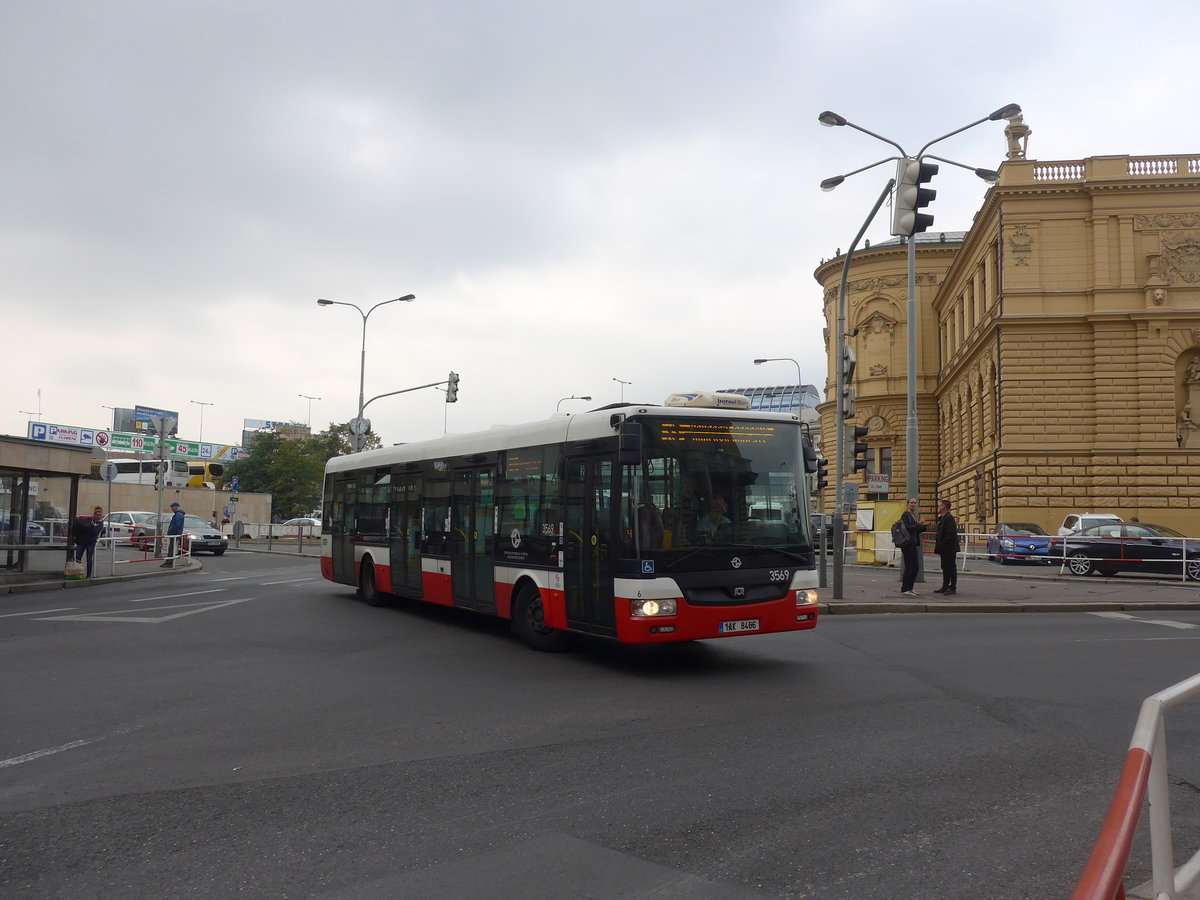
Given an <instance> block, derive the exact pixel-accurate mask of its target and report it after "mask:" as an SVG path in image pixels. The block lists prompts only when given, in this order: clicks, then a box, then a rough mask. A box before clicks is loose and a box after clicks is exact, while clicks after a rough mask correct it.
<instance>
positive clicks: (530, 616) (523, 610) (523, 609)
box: [512, 585, 570, 653]
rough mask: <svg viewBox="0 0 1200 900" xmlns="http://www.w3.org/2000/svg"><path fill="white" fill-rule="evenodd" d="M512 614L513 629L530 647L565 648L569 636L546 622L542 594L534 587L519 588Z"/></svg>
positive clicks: (556, 649)
mask: <svg viewBox="0 0 1200 900" xmlns="http://www.w3.org/2000/svg"><path fill="white" fill-rule="evenodd" d="M512 616H513V617H512V624H513V631H515V632H516V634H517V637H519V638H520V639H521V640H522V641H524V642H525V643H526V644H527V645H528V646H529V647H531V648H532V649H534V650H541V651H544V652H546V653H556V652H558V651H560V650H563V649H565V648H566V646H567V643H568V641H569V640H570V636H569V635H568V634H567V633H566V632H565V631H559V630H558V629H557V628H551V627H550V626H549V625H547V624H546V610H545V608H544V607H543V606H542V595H541V592H540V591H538V589H537V588H536V587H533V586H532V585H526V586H525V587H523V588H521V591H520V593H518V594H517V598H516V600H514V601H513V611H512Z"/></svg>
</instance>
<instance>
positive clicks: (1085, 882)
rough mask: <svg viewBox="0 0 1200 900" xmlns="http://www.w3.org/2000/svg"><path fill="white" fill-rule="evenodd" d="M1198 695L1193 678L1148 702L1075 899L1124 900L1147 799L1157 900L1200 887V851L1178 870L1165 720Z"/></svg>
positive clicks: (1198, 683)
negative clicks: (1128, 866)
mask: <svg viewBox="0 0 1200 900" xmlns="http://www.w3.org/2000/svg"><path fill="white" fill-rule="evenodd" d="M1198 694H1200V675H1193V676H1192V677H1191V678H1189V679H1187V680H1186V681H1181V682H1179V683H1178V684H1174V685H1171V687H1169V688H1167V689H1166V690H1163V691H1159V692H1158V693H1157V694H1154V695H1153V696H1150V697H1147V698H1146V699H1145V700H1144V701H1143V702H1142V711H1141V713H1140V714H1139V715H1138V720H1137V726H1136V727H1135V728H1134V730H1133V739H1132V740H1131V741H1130V744H1129V752H1128V753H1127V754H1126V756H1125V766H1124V768H1123V769H1122V770H1121V777H1120V779H1119V780H1118V781H1117V788H1116V790H1115V791H1114V792H1113V799H1112V802H1111V803H1110V804H1109V807H1108V814H1107V815H1106V816H1105V817H1104V824H1103V825H1102V826H1101V827H1100V835H1099V837H1097V838H1096V843H1095V846H1094V847H1093V848H1092V855H1091V856H1090V857H1089V858H1088V861H1087V865H1086V866H1085V867H1084V870H1083V874H1082V875H1080V877H1079V881H1078V883H1077V884H1076V886H1075V891H1074V893H1072V894H1071V900H1124V898H1125V866H1126V864H1127V863H1128V862H1129V851H1130V848H1131V847H1132V846H1133V833H1134V830H1135V829H1136V828H1137V823H1138V817H1139V816H1140V814H1141V811H1142V801H1143V800H1144V799H1149V801H1150V862H1151V871H1152V873H1153V878H1152V880H1151V884H1152V885H1153V890H1154V894H1153V896H1154V898H1155V900H1176V898H1179V897H1181V896H1182V895H1184V894H1185V893H1186V892H1187V891H1190V890H1191V889H1192V888H1193V887H1194V886H1195V885H1196V884H1197V883H1200V852H1198V853H1196V854H1195V855H1193V856H1192V858H1191V859H1189V860H1188V861H1187V862H1186V863H1184V864H1183V865H1182V866H1180V867H1179V868H1178V869H1176V868H1175V857H1174V854H1173V852H1172V850H1171V804H1170V797H1169V795H1168V789H1169V785H1168V783H1167V738H1166V731H1165V728H1164V725H1165V723H1164V719H1163V713H1165V712H1166V711H1167V710H1168V709H1171V708H1172V707H1173V706H1176V705H1178V704H1180V703H1182V702H1183V701H1184V700H1189V699H1191V698H1192V697H1195V696H1196V695H1198Z"/></svg>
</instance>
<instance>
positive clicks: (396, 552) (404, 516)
mask: <svg viewBox="0 0 1200 900" xmlns="http://www.w3.org/2000/svg"><path fill="white" fill-rule="evenodd" d="M392 591H393V592H394V593H397V594H403V595H405V596H408V597H414V598H416V597H420V596H421V476H420V475H419V474H415V475H395V476H393V477H392Z"/></svg>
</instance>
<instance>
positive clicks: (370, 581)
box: [358, 557, 387, 606]
mask: <svg viewBox="0 0 1200 900" xmlns="http://www.w3.org/2000/svg"><path fill="white" fill-rule="evenodd" d="M358 596H360V597H362V598H363V600H364V601H366V604H367V606H384V605H385V604H386V603H387V594H385V593H383V591H381V590H379V585H378V584H377V583H376V581H375V564H374V563H373V562H371V559H370V557H368V558H366V559H364V560H363V561H362V565H361V566H360V567H359V569H358Z"/></svg>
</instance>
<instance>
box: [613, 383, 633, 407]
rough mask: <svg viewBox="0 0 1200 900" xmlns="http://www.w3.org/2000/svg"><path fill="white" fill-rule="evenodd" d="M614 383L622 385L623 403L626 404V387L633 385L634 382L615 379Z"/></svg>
mask: <svg viewBox="0 0 1200 900" xmlns="http://www.w3.org/2000/svg"><path fill="white" fill-rule="evenodd" d="M613 381H617V382H620V384H621V402H622V403H624V402H625V385H627V384H633V382H632V381H621V379H620V378H614V379H613Z"/></svg>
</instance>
